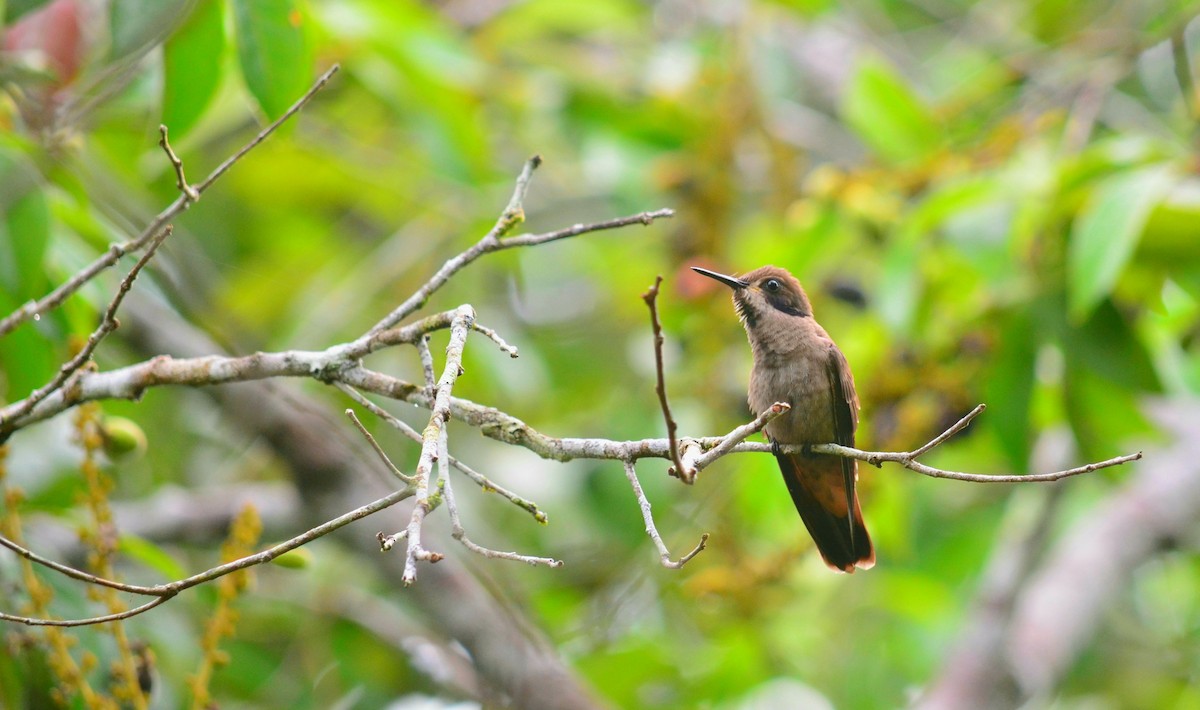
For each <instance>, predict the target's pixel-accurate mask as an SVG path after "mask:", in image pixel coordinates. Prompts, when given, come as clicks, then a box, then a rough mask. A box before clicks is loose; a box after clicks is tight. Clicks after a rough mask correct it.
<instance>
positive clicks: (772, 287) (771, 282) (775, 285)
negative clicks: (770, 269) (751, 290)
mask: <svg viewBox="0 0 1200 710" xmlns="http://www.w3.org/2000/svg"><path fill="white" fill-rule="evenodd" d="M763 288H765V289H766V290H768V291H770V292H771V293H776V292H777V291H779V288H780V283H779V279H767V280H766V281H764V282H763Z"/></svg>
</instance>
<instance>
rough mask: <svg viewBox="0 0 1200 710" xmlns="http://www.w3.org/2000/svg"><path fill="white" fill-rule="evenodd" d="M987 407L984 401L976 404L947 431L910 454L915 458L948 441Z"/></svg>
mask: <svg viewBox="0 0 1200 710" xmlns="http://www.w3.org/2000/svg"><path fill="white" fill-rule="evenodd" d="M985 409H987V405H986V404H983V403H982V402H981V403H979V404H977V405H975V408H974V409H972V410H971V411H969V412H967V414H966V415H965V416H964V417H963V418H961V419H959V420H958V421H957V422H954V424H953V425H951V426H950V428H949V429H947V430H946V431H944V432H942V433H941V434H938V435H937V436H935V437H933V438H932V439H930V440H929V441H928V442H927V443H926V444H925V445H924V446H922V447H920V448H918V449H914V450H913V451H911V452H910V455H911V456H912V457H913V458H914V459H915V458H917V457H918V456H920V455H921V454H924V453H925V452H927V451H929V450H930V449H932V448H934V447H935V446H940V445H941V444H942V443H943V442H945V441H946V439H949V438H950V437H952V436H954V435H955V434H957V433H958V432H960V431H962V430H963V429H966V428H967V426H968V425H969V424H970V423H971V421H972V420H974V419H975V417H977V416H979V415H980V414H983V411H984V410H985Z"/></svg>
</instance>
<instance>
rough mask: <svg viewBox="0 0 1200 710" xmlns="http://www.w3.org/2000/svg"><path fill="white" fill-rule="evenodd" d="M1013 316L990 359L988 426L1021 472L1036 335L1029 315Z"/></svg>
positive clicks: (1028, 441) (1027, 442)
mask: <svg viewBox="0 0 1200 710" xmlns="http://www.w3.org/2000/svg"><path fill="white" fill-rule="evenodd" d="M1036 310H1037V304H1034V305H1033V306H1030V307H1029V309H1028V310H1021V311H1019V312H1017V313H1013V314H1012V315H1011V316H1010V317H1009V318H1008V322H1006V323H1005V324H1004V326H1003V329H1002V330H1001V332H1000V347H999V349H998V350H997V351H996V353H995V355H994V356H993V358H992V361H993V363H994V365H993V367H992V370H991V373H990V374H989V376H988V377H987V378H986V382H987V385H986V392H987V395H986V399H987V403H988V408H989V410H990V411H989V412H988V416H987V417H986V420H987V422H988V425H989V426H991V427H992V429H993V430H994V431H995V432H996V437H997V438H998V439H999V441H1000V448H1001V449H1002V450H1003V451H1004V454H1005V456H1007V457H1008V460H1009V463H1010V464H1012V466H1013V467H1014V468H1016V470H1018V471H1023V470H1025V468H1026V467H1027V465H1028V462H1029V450H1030V446H1031V425H1030V403H1031V402H1032V401H1033V384H1034V372H1035V370H1034V367H1035V364H1036V360H1037V350H1038V341H1037V332H1036V329H1035V327H1034V322H1035V321H1034V318H1033V316H1032V313H1031V311H1036Z"/></svg>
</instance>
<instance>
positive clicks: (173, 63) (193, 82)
mask: <svg viewBox="0 0 1200 710" xmlns="http://www.w3.org/2000/svg"><path fill="white" fill-rule="evenodd" d="M224 52H225V3H224V1H223V0H201V3H200V5H199V6H198V7H197V8H196V9H195V10H194V11H192V15H191V17H189V18H188V19H187V22H186V23H184V25H183V27H181V28H180V29H179V31H178V32H176V33H175V34H174V35H172V36H171V39H170V40H168V41H167V43H166V46H164V47H163V105H162V122H163V123H164V124H165V125H166V126H167V128H169V129H170V130H171V136H172V137H173V138H174V137H179V136H182V135H184V134H185V133H186V132H187V131H188V129H190V128H191V127H192V126H194V125H195V124H196V121H197V120H199V119H200V116H201V115H202V114H203V113H204V109H205V108H207V107H208V104H209V103H210V102H211V101H212V97H213V94H215V93H216V91H217V86H218V85H219V84H220V82H221V56H222V54H224Z"/></svg>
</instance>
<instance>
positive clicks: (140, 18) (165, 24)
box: [108, 0, 196, 59]
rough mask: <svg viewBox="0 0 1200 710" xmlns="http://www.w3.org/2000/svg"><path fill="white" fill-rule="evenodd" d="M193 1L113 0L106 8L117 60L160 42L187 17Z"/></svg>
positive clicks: (113, 51)
mask: <svg viewBox="0 0 1200 710" xmlns="http://www.w3.org/2000/svg"><path fill="white" fill-rule="evenodd" d="M195 3H196V0H113V2H112V5H111V6H110V8H109V16H108V17H109V25H110V27H111V30H112V47H111V48H110V50H109V55H110V56H111V58H113V59H119V58H121V57H126V56H130V55H135V54H140V53H142V52H144V51H146V50H148V49H149V48H150V47H152V46H153V45H155V44H157V43H158V42H160V41H161V40H162V39H163V38H164V37H166V36H167V35H169V34H170V33H171V31H172V30H174V29H175V28H176V27H177V26H178V25H179V23H180V22H181V21H182V20H183V18H185V17H187V16H188V13H190V12H191V11H192V7H193V6H194V5H195Z"/></svg>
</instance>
